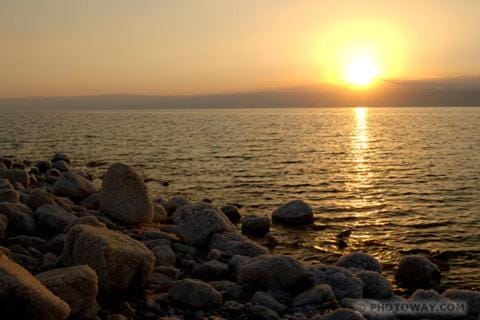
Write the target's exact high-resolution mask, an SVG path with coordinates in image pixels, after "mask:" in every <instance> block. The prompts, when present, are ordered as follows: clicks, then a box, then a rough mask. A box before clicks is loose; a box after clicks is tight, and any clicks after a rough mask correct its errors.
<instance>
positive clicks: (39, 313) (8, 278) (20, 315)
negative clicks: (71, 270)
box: [0, 252, 70, 320]
mask: <svg viewBox="0 0 480 320" xmlns="http://www.w3.org/2000/svg"><path fill="white" fill-rule="evenodd" d="M0 283H1V285H0V308H1V312H2V316H1V317H2V320H18V319H35V320H64V319H66V318H67V317H68V315H69V314H70V307H69V306H68V304H66V303H65V302H64V301H63V300H61V299H60V298H59V297H57V296H55V295H54V294H53V293H52V292H50V291H49V290H48V289H47V288H45V286H44V285H43V284H41V283H40V281H38V280H37V279H36V278H35V277H34V276H33V275H32V274H31V273H30V272H28V271H27V270H25V269H24V268H22V267H21V266H19V265H18V264H16V263H14V262H12V261H11V260H10V259H9V258H7V256H5V255H4V254H3V253H1V252H0Z"/></svg>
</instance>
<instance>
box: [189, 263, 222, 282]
mask: <svg viewBox="0 0 480 320" xmlns="http://www.w3.org/2000/svg"><path fill="white" fill-rule="evenodd" d="M228 272H229V268H228V265H227V264H225V263H223V262H220V261H217V260H211V261H207V262H204V263H202V264H201V265H198V266H197V267H195V269H193V274H194V275H195V276H196V277H199V278H200V279H204V280H220V279H223V278H224V277H226V276H227V275H228Z"/></svg>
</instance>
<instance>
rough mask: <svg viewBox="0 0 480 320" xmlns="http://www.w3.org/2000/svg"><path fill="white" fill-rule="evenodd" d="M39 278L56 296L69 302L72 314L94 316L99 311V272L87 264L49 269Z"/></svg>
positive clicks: (39, 275) (38, 275) (38, 276)
mask: <svg viewBox="0 0 480 320" xmlns="http://www.w3.org/2000/svg"><path fill="white" fill-rule="evenodd" d="M36 277H37V279H38V280H40V282H41V283H43V285H44V286H45V287H47V288H48V289H49V290H50V291H51V292H53V293H54V294H55V295H56V296H58V297H60V298H61V299H62V300H63V301H65V302H66V303H68V305H69V306H70V309H71V314H72V315H81V316H84V317H87V318H92V317H94V316H95V314H96V313H97V311H98V305H97V293H98V284H97V281H98V279H97V274H96V273H95V271H94V270H93V269H92V268H90V267H89V266H86V265H81V266H74V267H69V268H61V269H54V270H49V271H46V272H43V273H40V274H37V276H36Z"/></svg>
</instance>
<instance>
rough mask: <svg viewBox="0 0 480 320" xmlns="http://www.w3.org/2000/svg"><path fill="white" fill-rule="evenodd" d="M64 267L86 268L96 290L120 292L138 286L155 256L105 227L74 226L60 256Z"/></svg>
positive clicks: (145, 248) (134, 242)
mask: <svg viewBox="0 0 480 320" xmlns="http://www.w3.org/2000/svg"><path fill="white" fill-rule="evenodd" d="M62 261H63V263H64V265H66V266H72V265H82V264H86V265H89V266H90V267H91V268H92V269H93V270H95V271H96V273H97V276H98V283H99V286H100V289H101V290H102V291H104V292H106V293H124V292H127V291H128V290H129V289H132V288H135V287H138V286H142V285H144V284H145V282H146V281H147V279H148V277H149V276H150V273H151V272H152V270H153V267H154V264H155V256H154V255H153V253H152V252H151V251H150V250H149V249H148V248H147V247H146V246H145V245H144V244H143V243H141V242H139V241H137V240H134V239H132V238H131V237H129V236H127V235H125V234H123V233H120V232H117V231H111V230H108V229H105V228H98V227H92V226H87V225H78V226H75V227H73V228H72V229H70V231H69V233H68V236H67V240H66V242H65V247H64V250H63V253H62Z"/></svg>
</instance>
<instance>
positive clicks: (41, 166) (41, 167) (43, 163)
mask: <svg viewBox="0 0 480 320" xmlns="http://www.w3.org/2000/svg"><path fill="white" fill-rule="evenodd" d="M51 165H52V163H51V162H50V160H39V161H37V162H36V163H35V167H36V168H37V169H38V171H39V172H41V173H45V172H47V170H48V169H50V166H51Z"/></svg>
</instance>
